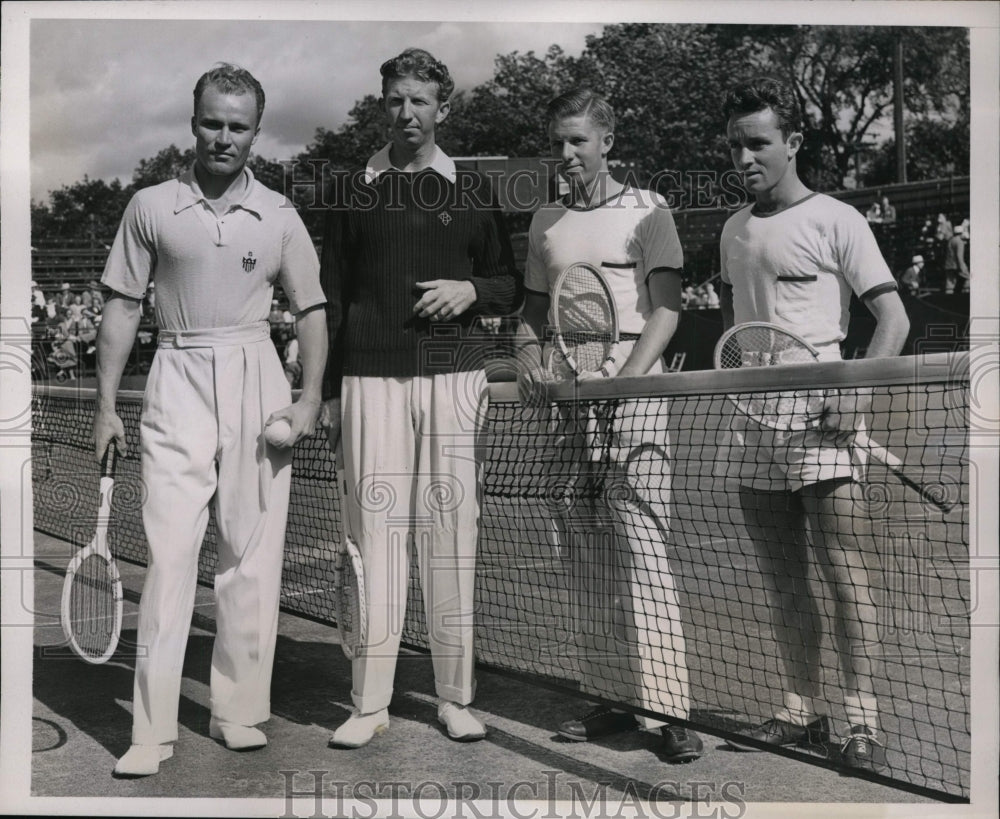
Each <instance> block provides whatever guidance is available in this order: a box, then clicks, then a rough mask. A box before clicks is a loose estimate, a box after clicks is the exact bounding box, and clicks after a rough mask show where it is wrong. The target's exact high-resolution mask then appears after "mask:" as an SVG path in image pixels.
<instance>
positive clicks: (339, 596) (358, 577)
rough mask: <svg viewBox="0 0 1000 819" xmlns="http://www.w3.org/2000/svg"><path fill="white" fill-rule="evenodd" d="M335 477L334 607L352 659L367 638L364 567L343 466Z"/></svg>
mask: <svg viewBox="0 0 1000 819" xmlns="http://www.w3.org/2000/svg"><path fill="white" fill-rule="evenodd" d="M337 461H338V464H341V463H343V460H342V458H341V457H340V456H339V455H338V458H337ZM336 480H337V491H338V492H339V493H340V519H341V536H340V545H339V547H338V549H337V553H336V555H335V557H334V563H333V576H334V606H335V614H336V618H337V631H338V632H339V633H340V647H341V648H342V649H343V651H344V655H345V656H346V657H347V659H349V660H353V659H354V658H355V657H356V656H357V654H358V652H359V651H360V649H361V648H362V646H364V645H365V642H366V641H367V639H368V601H367V597H366V593H365V567H364V563H363V562H362V560H361V552H360V551H359V550H358V547H357V544H356V543H355V542H354V539H353V538H352V537H351V534H350V529H349V526H348V514H347V492H348V489H347V481H346V479H345V478H344V470H343V467H338V469H337V478H336Z"/></svg>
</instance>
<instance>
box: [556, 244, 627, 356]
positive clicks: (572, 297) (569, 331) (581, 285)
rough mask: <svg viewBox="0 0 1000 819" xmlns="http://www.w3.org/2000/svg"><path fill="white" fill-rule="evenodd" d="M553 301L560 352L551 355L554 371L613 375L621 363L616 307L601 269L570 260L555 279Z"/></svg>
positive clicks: (557, 343)
mask: <svg viewBox="0 0 1000 819" xmlns="http://www.w3.org/2000/svg"><path fill="white" fill-rule="evenodd" d="M552 305H553V309H552V318H553V321H554V324H555V327H554V340H555V349H556V350H558V353H559V355H557V356H554V357H553V365H554V366H553V372H555V373H556V375H560V372H559V370H562V375H563V376H565V375H566V374H567V373H566V370H568V371H569V373H571V374H572V375H573V376H577V375H582V374H583V373H595V372H599V371H600V372H603V373H604V374H605V375H615V374H616V373H617V372H618V368H619V366H620V364H619V362H618V361H617V353H618V339H619V336H618V310H617V309H616V306H615V297H614V295H613V294H612V292H611V288H610V287H608V283H607V282H606V281H605V279H604V276H603V275H601V271H599V270H598V269H597V268H596V267H594V266H593V265H590V264H587V263H585V262H577V263H575V264H571V265H570V266H569V267H567V268H566V269H565V270H564V271H563V272H562V273H560V274H559V278H557V279H556V283H555V286H554V287H553V288H552Z"/></svg>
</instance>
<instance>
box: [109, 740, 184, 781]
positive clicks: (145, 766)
mask: <svg viewBox="0 0 1000 819" xmlns="http://www.w3.org/2000/svg"><path fill="white" fill-rule="evenodd" d="M173 755H174V746H173V745H172V744H170V743H167V744H165V745H133V746H132V747H131V748H129V749H128V750H127V751H126V752H125V755H124V756H123V757H122V758H121V759H119V760H118V762H117V764H116V765H115V775H116V776H152V775H153V774H155V773H158V772H159V770H160V763H161V762H163V761H164V760H167V759H170V757H172V756H173Z"/></svg>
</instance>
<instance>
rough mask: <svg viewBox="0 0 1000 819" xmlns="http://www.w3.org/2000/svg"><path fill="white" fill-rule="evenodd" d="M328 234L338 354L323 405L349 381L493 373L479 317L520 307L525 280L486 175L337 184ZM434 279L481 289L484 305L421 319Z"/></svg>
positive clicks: (387, 177)
mask: <svg viewBox="0 0 1000 819" xmlns="http://www.w3.org/2000/svg"><path fill="white" fill-rule="evenodd" d="M334 184H335V185H337V186H339V187H338V188H337V189H336V191H335V192H334V193H333V195H331V196H330V197H329V198H328V199H327V202H329V203H330V204H331V210H330V211H329V213H328V215H327V218H326V224H325V227H324V233H323V251H322V257H321V263H320V277H321V281H322V284H323V290H324V292H325V293H326V297H327V322H328V327H329V332H330V355H329V358H328V363H327V370H326V376H325V378H324V383H323V397H324V398H325V399H326V398H332V397H336V396H338V395H339V394H340V379H341V376H344V375H359V376H382V377H412V376H417V375H435V374H439V373H450V372H463V371H467V370H472V369H478V368H480V367H482V365H483V352H484V344H485V341H486V340H487V336H486V335H485V334H484V333H482V332H481V331H479V325H478V322H477V321H476V318H477V317H478V316H500V315H508V314H510V313H512V312H514V311H515V310H517V309H518V307H520V303H521V299H522V297H523V279H522V277H521V274H520V273H519V272H518V271H517V269H516V268H515V265H514V256H513V253H512V251H511V246H510V238H509V237H508V235H507V229H506V226H505V225H504V223H503V219H502V217H501V212H500V208H499V206H498V205H497V204H496V200H495V197H494V195H493V191H492V189H491V187H490V185H489V182H488V180H486V179H485V178H484V177H482V176H481V175H479V174H477V173H475V172H472V171H462V170H460V171H458V175H457V178H456V181H455V182H454V183H452V182H449V181H448V180H447V179H446V178H445V177H443V176H441V175H440V174H439V173H437V172H436V171H434V170H431V169H426V170H422V171H418V172H416V173H404V172H402V171H398V170H395V169H393V170H390V171H386V172H384V173H383V174H381V175H380V176H379V177H378V178H377V179H376V180H375V181H374V182H371V183H368V182H365V181H364V177H363V174H361V173H354V174H350V175H344V176H339V177H336V178H335V180H334ZM433 279H458V280H467V281H470V282H472V284H473V286H474V287H475V289H476V301H475V303H474V304H473V305H472V306H471V307H470V308H469V309H468V310H466V311H465V313H463V314H462V315H461V316H458V317H457V318H456V319H455V320H453V321H452V322H440V323H438V322H435V323H432V322H430V321H429V320H428V319H423V318H420V317H419V316H415V315H414V314H413V305H414V304H416V302H417V301H418V300H419V299H420V296H421V293H422V292H423V291H422V290H421V289H420V288H418V287H416V283H417V282H418V281H419V282H427V281H431V280H433Z"/></svg>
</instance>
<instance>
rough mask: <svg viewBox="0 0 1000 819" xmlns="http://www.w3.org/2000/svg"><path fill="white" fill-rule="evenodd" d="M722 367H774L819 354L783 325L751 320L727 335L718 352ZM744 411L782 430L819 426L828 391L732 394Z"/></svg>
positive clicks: (738, 406)
mask: <svg viewBox="0 0 1000 819" xmlns="http://www.w3.org/2000/svg"><path fill="white" fill-rule="evenodd" d="M716 358H717V366H718V368H719V369H723V370H731V369H742V368H745V367H771V366H778V365H782V364H799V363H807V362H813V361H816V354H815V353H814V352H813V351H812V350H811V349H809V347H808V346H806V345H805V344H804V343H803V342H802V341H801V340H799V339H798V338H796V337H795V336H792V335H790V334H788V333H785V332H784V331H783V330H782V329H781V328H778V327H769V326H762V325H759V324H747V325H740V326H739V327H737V328H736V329H735V330H734V331H733V332H732V333H731V334H730V335H728V337H726V338H725V339H723V341H722V343H721V344H720V345H719V349H718V351H717V353H716ZM729 399H730V401H731V402H732V403H733V404H734V405H735V406H736V407H737V409H739V410H740V411H741V412H742V413H743V414H745V415H747V416H749V417H750V418H751V419H752V420H754V421H756V422H757V423H759V424H761V425H763V426H766V427H770V428H772V429H779V430H789V431H792V430H796V431H801V430H805V429H810V428H812V427H815V426H816V425H817V424H818V423H819V421H820V419H821V418H822V417H823V413H824V411H825V407H826V403H827V399H828V393H827V391H826V390H822V389H808V390H781V391H774V390H769V391H768V392H743V393H732V394H730V395H729Z"/></svg>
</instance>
